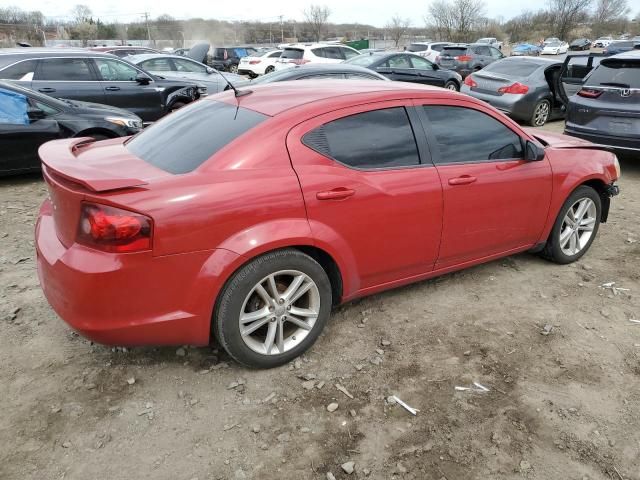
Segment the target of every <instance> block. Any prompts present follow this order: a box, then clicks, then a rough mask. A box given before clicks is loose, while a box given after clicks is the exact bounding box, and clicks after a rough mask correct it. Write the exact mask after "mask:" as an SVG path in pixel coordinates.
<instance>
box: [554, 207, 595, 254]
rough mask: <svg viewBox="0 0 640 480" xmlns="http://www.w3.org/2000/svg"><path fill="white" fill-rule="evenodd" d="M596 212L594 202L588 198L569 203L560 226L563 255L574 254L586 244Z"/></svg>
mask: <svg viewBox="0 0 640 480" xmlns="http://www.w3.org/2000/svg"><path fill="white" fill-rule="evenodd" d="M597 213H598V211H597V209H596V204H595V203H594V202H593V200H591V199H590V198H582V199H580V200H578V201H577V202H575V203H574V204H573V205H571V207H570V208H569V210H568V211H567V214H566V215H565V217H564V220H563V221H562V227H561V228H560V249H561V250H562V252H563V253H564V254H565V255H568V256H570V257H571V256H573V255H576V254H578V253H580V252H581V251H582V250H583V249H584V248H585V247H586V246H587V244H588V243H589V240H590V239H591V236H592V235H593V229H594V228H595V225H596V215H597Z"/></svg>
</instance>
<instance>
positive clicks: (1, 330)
mask: <svg viewBox="0 0 640 480" xmlns="http://www.w3.org/2000/svg"><path fill="white" fill-rule="evenodd" d="M547 128H551V129H555V130H561V128H562V126H561V124H560V123H555V124H551V125H549V126H548V127H547ZM622 167H623V177H622V180H621V181H620V186H621V189H622V193H621V195H620V196H619V197H617V198H616V199H615V200H614V202H613V206H612V210H611V215H610V220H609V222H608V223H607V224H605V225H603V226H602V228H601V230H600V232H599V235H598V238H597V239H596V241H595V243H594V245H593V246H592V248H591V250H590V252H589V253H588V254H587V255H586V256H585V257H584V258H583V259H582V260H581V261H580V262H578V263H577V264H574V265H569V266H558V265H554V264H551V263H548V262H546V261H544V260H541V259H540V258H538V257H535V256H532V255H518V256H515V257H510V258H506V259H503V260H499V261H495V262H491V263H488V264H486V265H482V266H479V267H476V268H472V269H469V270H466V271H463V272H459V273H455V274H451V275H446V276H444V277H441V278H438V279H435V280H431V281H426V282H421V283H419V284H415V285H412V286H409V287H406V288H400V289H397V290H394V291H391V292H388V293H385V294H381V295H376V296H373V297H369V298H366V299H363V300H360V301H357V302H354V303H351V304H349V305H346V306H343V307H340V308H339V309H337V311H335V312H334V314H333V316H332V319H331V321H330V324H329V326H328V328H327V329H326V331H325V333H324V334H323V336H322V337H321V338H320V339H319V341H318V342H317V344H316V345H315V346H314V348H313V349H312V350H311V351H310V352H309V353H308V354H307V355H306V356H305V357H304V358H302V359H301V360H299V361H297V362H295V364H292V365H289V366H284V367H282V368H278V369H274V370H270V371H251V370H246V369H244V368H241V367H239V366H238V365H236V364H234V363H233V362H232V361H230V360H229V359H228V358H227V357H226V356H225V355H224V354H223V353H222V352H219V351H218V350H217V349H216V346H215V345H214V346H212V347H210V348H189V347H186V348H184V349H176V348H140V349H132V350H123V349H111V348H107V347H103V346H98V345H92V344H91V343H89V342H88V341H86V340H84V339H82V338H80V337H78V336H77V335H75V334H74V333H72V332H71V331H70V330H69V329H68V328H67V327H66V325H65V324H64V323H63V322H62V321H61V320H59V319H58V318H57V317H56V315H55V314H54V313H53V311H52V310H51V309H50V308H49V306H48V305H47V303H46V301H45V299H44V297H43V295H42V293H41V291H40V288H39V286H38V280H37V277H36V272H35V263H34V248H33V224H34V221H35V218H36V212H37V209H38V206H39V204H40V202H41V201H42V199H43V198H44V196H45V187H44V185H43V183H42V181H41V180H40V179H39V178H38V177H37V176H31V177H26V178H11V179H4V180H2V181H0V244H1V246H2V249H1V250H0V292H1V293H0V365H1V368H0V399H1V400H2V404H1V414H0V479H7V480H9V479H20V480H26V479H34V480H35V479H37V480H42V479H81V480H90V479H110V480H118V479H133V478H135V479H151V478H153V479H172V480H173V479H177V480H181V479H184V480H192V479H198V480H208V479H267V480H269V479H326V478H329V479H330V478H332V477H331V476H330V475H328V474H327V472H331V473H332V474H333V475H334V476H335V478H336V479H344V478H360V479H362V478H365V477H368V478H372V479H389V478H398V479H434V480H441V479H448V480H454V479H514V478H523V477H524V478H529V479H545V480H550V479H578V480H581V479H608V478H612V479H616V480H621V479H625V480H626V479H636V480H639V479H640V415H639V414H638V412H639V411H640V324H637V323H634V322H631V321H630V320H632V319H635V320H638V319H640V226H639V224H638V218H640V159H636V160H635V161H626V162H623V164H622ZM607 282H615V287H621V288H623V289H628V290H621V291H616V292H614V291H613V290H611V289H606V288H602V287H601V285H602V284H604V283H607ZM614 293H617V294H614ZM545 325H551V326H553V329H552V330H551V332H550V333H549V334H548V335H543V334H542V333H541V332H543V331H544V327H545ZM383 340H384V342H382V341H383ZM376 350H379V351H376ZM474 381H476V382H479V383H480V384H481V385H483V386H486V387H487V388H488V389H489V392H484V393H483V392H478V391H475V390H467V391H457V390H456V389H455V387H456V386H462V387H469V386H472V385H473V382H474ZM336 384H338V385H340V386H343V387H344V388H345V389H346V390H347V391H348V392H349V393H350V394H351V395H352V396H353V398H349V397H348V396H347V395H346V394H344V393H342V392H341V391H340V390H338V389H337V388H336V386H335V385H336ZM390 395H397V396H398V397H399V398H400V399H402V400H403V401H405V402H406V403H407V404H409V405H410V406H412V407H415V408H417V409H419V410H420V412H419V413H418V414H417V416H413V415H411V414H409V413H408V412H407V411H406V410H404V409H403V408H402V407H401V406H399V405H393V404H392V402H388V401H387V397H388V396H390ZM332 402H336V403H338V408H337V410H336V411H334V412H333V413H330V412H329V411H327V408H326V407H327V405H329V404H330V403H332ZM346 462H354V464H355V466H354V470H355V471H354V472H353V473H351V474H350V475H348V474H347V473H345V471H344V470H343V468H342V464H345V463H346Z"/></svg>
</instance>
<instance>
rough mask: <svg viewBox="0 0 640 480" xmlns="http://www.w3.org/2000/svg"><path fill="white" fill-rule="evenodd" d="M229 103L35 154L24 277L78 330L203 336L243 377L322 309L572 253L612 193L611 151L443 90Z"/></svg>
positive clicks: (280, 359) (581, 246) (185, 340)
mask: <svg viewBox="0 0 640 480" xmlns="http://www.w3.org/2000/svg"><path fill="white" fill-rule="evenodd" d="M242 93H245V94H246V95H243V96H240V97H236V96H234V94H233V93H231V92H225V93H222V94H220V95H216V96H212V97H209V98H207V99H205V100H201V101H199V102H196V103H194V104H193V105H191V106H188V107H185V108H184V109H181V110H180V111H178V112H175V113H173V114H171V115H170V116H168V117H167V118H164V119H163V120H161V121H159V122H157V123H156V124H154V125H153V126H151V127H150V128H148V129H146V130H144V131H143V132H142V133H140V134H138V135H136V136H134V137H132V138H129V139H127V140H123V139H113V140H107V141H103V142H98V143H93V142H92V140H90V139H71V140H59V141H54V142H50V143H47V144H45V145H44V146H43V147H41V149H40V156H41V158H42V163H43V172H44V177H45V180H46V182H47V185H48V189H49V198H48V199H47V200H46V201H45V202H44V204H43V205H42V208H41V210H40V215H39V219H38V222H37V227H36V242H37V253H38V272H39V276H40V283H41V285H42V288H43V290H44V293H45V295H46V297H47V299H48V301H49V303H50V304H51V305H52V306H53V308H54V310H55V311H56V312H57V313H58V314H59V315H60V317H62V318H63V319H64V320H65V321H66V322H67V323H68V324H69V325H70V326H71V327H73V328H74V329H76V330H77V331H78V332H80V333H81V334H82V335H84V336H86V337H88V338H90V339H93V340H95V341H97V342H100V343H105V344H115V345H143V344H145V345H149V344H154V345H161V344H162V345H170V344H174V345H179V344H194V345H205V344H207V343H209V341H210V339H211V338H212V337H215V338H216V339H217V340H218V341H219V343H220V344H221V345H222V346H223V347H224V348H225V349H226V350H227V351H228V352H229V354H230V355H231V356H232V357H233V358H234V359H236V360H237V361H238V362H240V363H242V364H244V365H248V366H252V367H272V366H275V365H280V364H282V363H285V362H288V361H290V360H291V359H293V358H294V357H296V356H297V355H300V354H301V353H302V352H304V351H305V350H307V349H308V348H309V347H310V346H311V345H312V344H313V342H314V341H315V340H316V339H317V337H318V335H319V334H320V332H321V330H322V328H323V327H324V326H325V324H326V323H327V319H328V318H329V315H330V312H331V308H332V306H334V305H337V304H339V303H342V302H347V301H349V300H352V299H354V298H356V297H361V296H364V295H369V294H372V293H375V292H379V291H382V290H386V289H389V288H394V287H398V286H400V285H405V284H408V283H411V282H416V281H420V280H423V279H426V278H430V277H434V276H436V275H442V274H444V273H447V272H451V271H454V270H459V269H462V268H465V267H468V266H471V265H476V264H479V263H482V262H487V261H490V260H493V259H496V258H499V257H503V256H506V255H511V254H514V253H517V252H523V251H534V252H540V253H541V254H542V255H544V256H545V257H547V258H548V259H550V260H552V261H555V262H558V263H569V262H573V261H575V260H577V259H579V258H580V257H581V256H582V255H583V254H584V253H585V252H586V251H587V250H588V248H589V247H590V245H591V243H592V242H593V240H594V238H595V236H596V233H597V231H598V226H599V224H600V223H601V222H604V221H606V219H607V214H608V211H609V203H610V197H611V196H613V195H615V194H616V193H617V186H616V185H615V184H614V182H615V181H616V180H617V179H618V177H619V175H620V170H619V165H618V161H617V159H616V157H615V155H613V154H612V153H609V152H606V151H601V150H596V149H594V147H593V145H591V144H589V143H587V142H584V141H581V140H577V139H573V138H570V137H565V136H562V135H555V134H550V133H542V132H539V131H538V130H523V129H522V128H520V127H519V126H518V125H517V124H515V123H514V122H513V121H511V120H510V119H509V118H507V117H506V116H504V115H502V114H500V113H498V112H497V111H496V110H495V109H493V108H492V107H490V106H488V105H487V104H485V103H482V102H480V101H477V100H475V99H473V98H471V97H468V96H465V95H461V94H458V93H455V92H450V91H446V90H444V89H438V88H424V87H417V86H416V87H412V86H410V85H407V84H397V83H395V82H367V81H353V80H350V81H333V80H323V81H320V82H314V81H311V80H310V81H305V82H289V83H286V84H285V83H282V84H270V85H265V86H260V87H254V90H253V92H251V93H248V92H246V91H245V92H242ZM247 93H248V94H247Z"/></svg>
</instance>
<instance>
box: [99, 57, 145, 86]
mask: <svg viewBox="0 0 640 480" xmlns="http://www.w3.org/2000/svg"><path fill="white" fill-rule="evenodd" d="M95 62H96V66H97V67H98V71H99V72H100V76H101V77H102V79H103V80H106V81H108V82H129V81H134V80H135V79H136V77H137V76H138V71H137V70H136V69H135V68H133V67H132V66H130V65H127V64H126V63H124V62H119V61H118V60H112V59H109V58H96V59H95Z"/></svg>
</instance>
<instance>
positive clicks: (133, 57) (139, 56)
mask: <svg viewBox="0 0 640 480" xmlns="http://www.w3.org/2000/svg"><path fill="white" fill-rule="evenodd" d="M152 58H176V59H178V60H189V61H191V62H195V63H200V62H198V61H197V60H194V59H193V58H191V57H185V56H184V55H174V54H172V53H139V54H137V55H129V56H128V57H126V60H127V61H129V62H131V63H138V62H143V61H145V60H149V59H152Z"/></svg>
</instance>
